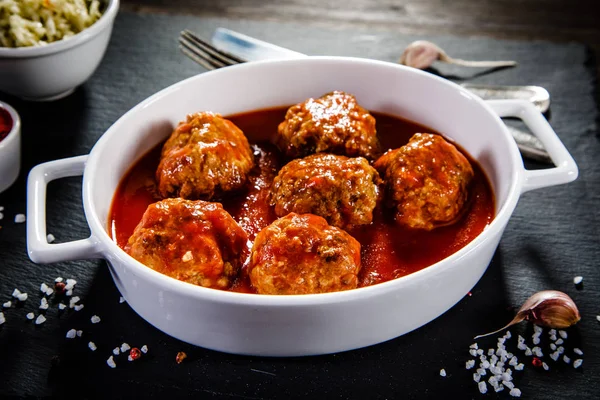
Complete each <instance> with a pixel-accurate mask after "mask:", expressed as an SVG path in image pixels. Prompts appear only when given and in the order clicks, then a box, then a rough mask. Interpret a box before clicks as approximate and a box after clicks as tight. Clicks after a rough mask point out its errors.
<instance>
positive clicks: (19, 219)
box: [15, 214, 25, 224]
mask: <svg viewBox="0 0 600 400" xmlns="http://www.w3.org/2000/svg"><path fill="white" fill-rule="evenodd" d="M23 222H25V214H17V215H15V224H22V223H23Z"/></svg>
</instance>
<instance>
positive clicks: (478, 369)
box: [477, 368, 487, 376]
mask: <svg viewBox="0 0 600 400" xmlns="http://www.w3.org/2000/svg"><path fill="white" fill-rule="evenodd" d="M477 373H478V374H479V375H481V376H485V375H486V374H487V372H485V369H484V368H477Z"/></svg>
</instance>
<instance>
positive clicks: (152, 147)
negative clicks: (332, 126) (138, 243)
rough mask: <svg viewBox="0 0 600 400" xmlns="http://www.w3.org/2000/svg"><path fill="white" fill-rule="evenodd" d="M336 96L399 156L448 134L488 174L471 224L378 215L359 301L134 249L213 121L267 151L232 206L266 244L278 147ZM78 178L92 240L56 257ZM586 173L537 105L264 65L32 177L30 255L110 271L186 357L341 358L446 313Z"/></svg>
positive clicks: (358, 234)
mask: <svg viewBox="0 0 600 400" xmlns="http://www.w3.org/2000/svg"><path fill="white" fill-rule="evenodd" d="M336 90H341V91H344V92H347V93H351V94H353V95H354V96H356V98H357V101H358V102H359V103H360V104H361V105H362V107H364V108H365V109H367V110H369V112H371V113H372V115H374V116H375V118H376V120H377V131H378V132H381V141H382V143H383V144H384V146H385V147H386V148H387V147H390V148H393V147H397V146H401V145H403V144H404V143H406V140H407V139H408V137H409V136H410V135H411V134H412V133H414V132H415V131H421V130H427V131H430V132H434V133H439V134H441V135H442V136H443V137H445V138H446V139H448V140H449V141H451V142H452V143H454V144H456V146H457V148H460V150H461V151H462V152H463V153H464V155H465V156H467V157H468V159H469V160H470V161H471V163H472V165H473V168H474V170H475V181H474V183H475V184H474V185H473V189H472V190H473V192H472V193H471V194H472V197H473V199H474V200H473V202H472V203H471V206H470V207H471V208H470V209H469V212H466V213H465V214H464V216H463V217H461V218H462V219H461V221H460V223H456V224H453V225H452V226H448V227H444V228H439V229H435V230H434V231H432V232H421V233H420V234H416V233H415V232H414V231H406V230H403V229H400V228H397V227H395V226H394V225H393V224H391V223H390V221H389V219H388V217H387V216H386V214H385V213H380V214H378V215H375V217H374V221H373V223H372V224H371V225H368V226H365V227H364V228H360V229H359V230H352V231H351V232H350V233H351V234H352V235H353V236H354V237H355V238H356V240H358V241H359V242H360V244H361V254H360V258H361V262H362V264H363V266H364V272H363V274H362V275H360V273H359V276H358V279H359V285H358V287H357V288H356V289H351V290H345V291H339V292H331V293H319V294H298V295H297V294H293V295H271V294H257V293H253V292H252V288H251V287H249V285H248V284H247V282H245V281H244V280H243V279H240V280H238V281H237V283H236V284H234V285H233V286H232V287H231V288H230V290H217V289H213V288H207V287H202V286H197V285H194V284H191V283H188V282H184V281H181V280H178V279H175V278H174V277H171V276H167V275H165V274H162V273H159V272H157V271H155V270H154V269H151V268H149V267H147V266H145V265H144V264H142V263H141V262H139V261H137V260H136V259H134V258H133V257H131V256H130V255H129V254H128V253H127V252H126V251H125V250H124V249H123V247H124V243H126V242H127V238H128V237H129V235H131V232H132V231H133V229H135V226H136V224H138V222H139V221H140V218H141V214H142V213H143V212H144V209H145V207H147V206H148V204H149V203H151V202H152V201H154V197H153V196H154V195H155V189H153V185H155V182H154V176H155V174H154V172H155V171H156V165H157V163H158V157H159V153H160V146H161V144H162V143H164V142H165V140H166V139H167V137H168V136H169V135H170V134H171V132H173V130H174V128H175V127H176V126H177V125H178V123H179V122H180V121H182V120H183V119H185V117H186V115H188V114H192V113H196V112H199V111H211V112H215V113H219V114H221V115H223V116H224V117H226V118H229V119H231V120H232V121H234V122H235V123H236V124H237V125H238V126H239V127H240V128H241V129H242V131H243V132H244V133H245V134H246V135H247V136H248V138H249V140H250V141H251V142H253V143H254V144H255V145H256V146H258V148H257V149H256V151H255V157H256V159H257V164H255V165H258V166H260V167H261V168H262V167H264V172H265V173H264V174H259V175H258V176H257V180H256V182H254V184H253V185H252V187H251V188H249V190H250V192H249V193H248V194H247V195H246V196H245V197H241V198H235V197H231V198H228V199H227V201H223V208H224V209H225V210H227V211H228V212H229V213H230V214H231V215H232V216H234V218H237V222H238V223H240V221H248V225H246V226H244V229H246V230H247V231H248V232H249V233H248V236H249V237H250V240H252V236H253V235H254V233H256V231H257V229H260V226H259V225H260V224H263V223H270V221H271V220H272V219H273V218H274V217H273V215H272V212H271V211H272V209H271V208H269V206H268V204H267V203H266V202H265V192H264V191H263V189H264V188H265V187H266V188H268V186H269V181H268V180H269V179H270V177H269V176H270V172H269V170H270V169H271V166H272V165H275V164H276V163H277V159H278V156H277V154H276V151H274V150H273V147H271V146H269V144H268V143H265V139H266V138H267V137H268V135H269V134H270V133H269V132H270V131H272V130H273V129H274V128H275V126H276V125H277V123H278V122H280V120H281V118H283V115H284V112H285V108H286V107H289V106H291V105H294V104H297V103H299V102H302V101H304V100H306V99H308V98H311V97H313V98H314V97H319V96H321V95H323V94H325V93H330V92H332V91H336ZM508 116H513V117H520V118H522V119H523V120H524V122H525V123H526V125H527V126H528V127H529V128H530V129H531V130H532V131H533V132H534V133H535V134H536V136H538V137H539V138H540V140H541V141H542V143H543V144H544V146H545V147H546V149H547V150H548V152H549V154H550V156H551V157H552V159H553V161H554V162H555V165H556V166H555V167H554V168H549V169H545V170H535V171H530V170H527V169H525V167H524V165H523V160H522V159H521V156H520V153H519V150H518V148H517V145H516V143H515V142H514V140H513V138H512V136H511V135H510V133H509V132H508V130H507V128H506V125H505V124H504V123H503V122H502V120H501V119H500V117H508ZM275 168H278V167H275ZM78 174H79V175H82V176H83V205H84V212H85V216H86V219H87V221H88V224H89V226H90V231H91V235H90V237H89V238H85V239H82V240H77V241H73V242H67V243H60V244H50V243H48V242H47V239H46V230H45V226H46V224H45V207H46V204H45V199H46V186H47V184H48V183H49V182H50V181H51V180H53V179H59V178H62V177H68V176H75V175H78ZM577 174H578V169H577V165H576V164H575V161H574V160H573V158H572V157H571V156H570V154H569V153H568V151H567V150H566V148H565V147H564V146H563V145H562V143H561V142H560V140H559V139H558V137H557V136H556V133H555V132H554V131H553V130H552V128H551V127H550V125H549V124H548V122H547V121H546V120H545V119H544V117H543V116H542V115H541V114H540V112H539V111H537V110H536V109H535V108H534V107H533V106H532V105H531V104H529V103H527V102H525V101H518V100H510V101H506V100H505V101H499V100H496V101H486V102H484V101H483V100H481V99H480V98H478V97H476V96H474V95H472V94H471V93H469V92H468V91H466V90H465V89H463V88H461V87H460V86H458V85H456V84H454V83H452V82H450V81H447V80H445V79H441V78H439V77H436V76H434V75H432V74H429V73H426V72H423V71H419V70H416V69H413V68H408V67H404V66H401V65H397V64H392V63H387V62H380V61H374V60H366V59H356V58H344V57H307V58H302V59H296V60H277V61H261V62H253V63H246V64H240V65H237V66H233V67H228V68H224V69H220V70H216V71H211V72H208V73H203V74H200V75H197V76H195V77H192V78H190V79H187V80H185V81H182V82H179V83H177V84H175V85H173V86H171V87H169V88H166V89H164V90H162V91H161V92H159V93H157V94H155V95H153V96H151V97H150V98H148V99H147V100H145V101H143V102H142V103H140V104H139V105H138V106H136V107H134V108H133V109H132V110H130V111H129V112H127V113H126V114H125V115H124V116H122V117H121V118H120V119H119V120H118V121H117V122H116V123H115V124H114V125H113V126H112V127H110V128H109V129H108V131H107V132H106V133H105V134H104V135H103V136H102V137H101V138H100V140H99V141H98V142H97V143H96V145H95V146H94V148H93V149H92V151H91V153H90V154H89V155H87V156H78V157H73V158H67V159H63V160H56V161H51V162H48V163H44V164H40V165H38V166H36V167H35V168H33V169H32V170H31V172H30V174H29V178H28V189H29V190H28V200H27V201H28V205H27V212H28V219H27V245H28V252H29V256H30V258H31V259H32V260H33V261H34V262H38V263H53V262H60V261H68V260H78V259H86V258H103V259H106V260H107V261H108V266H109V271H110V273H111V275H112V277H113V280H114V282H115V284H116V286H117V288H118V289H119V291H120V292H121V294H122V295H123V297H125V299H126V300H127V302H128V304H129V305H130V306H131V307H132V308H133V309H134V310H135V311H136V312H137V313H138V314H139V315H140V316H141V317H142V318H144V319H145V320H146V321H148V322H149V323H150V324H152V325H153V326H155V327H157V328H158V329H160V330H161V331H163V332H165V333H167V334H169V335H171V336H173V337H175V338H178V339H180V340H183V341H185V342H188V343H192V344H194V345H197V346H202V347H205V348H209V349H213V350H218V351H223V352H228V353H235V354H248V355H260V356H306V355H316V354H327V353H334V352H339V351H346V350H352V349H357V348H361V347H365V346H370V345H374V344H377V343H381V342H384V341H387V340H390V339H393V338H395V337H398V336H401V335H404V334H405V333H408V332H410V331H412V330H415V329H418V328H419V327H420V326H422V325H424V324H427V323H428V322H430V321H432V320H433V319H435V318H437V317H438V316H440V315H441V314H443V313H444V312H446V311H447V310H448V309H450V308H451V307H452V306H454V304H456V303H457V302H458V301H459V300H460V299H462V298H463V297H464V296H465V294H466V293H468V292H469V291H470V290H471V289H472V288H473V286H474V285H475V284H476V283H477V282H478V281H479V279H480V278H481V276H482V275H483V274H484V273H485V271H486V269H487V267H488V265H489V263H490V261H491V259H492V256H493V255H494V252H495V251H496V247H497V246H498V243H499V241H500V238H501V236H502V234H503V232H504V229H505V227H506V225H507V223H508V221H509V219H510V217H511V215H512V213H513V211H514V209H515V207H516V206H517V202H518V199H519V197H520V195H521V194H522V193H524V192H527V191H530V190H533V189H537V188H542V187H550V186H554V185H559V184H565V183H568V182H571V181H573V180H574V179H576V178H577ZM34 189H35V190H34ZM252 190H256V191H255V192H252ZM240 224H241V223H240ZM241 225H242V224H241ZM167 243H168V242H167Z"/></svg>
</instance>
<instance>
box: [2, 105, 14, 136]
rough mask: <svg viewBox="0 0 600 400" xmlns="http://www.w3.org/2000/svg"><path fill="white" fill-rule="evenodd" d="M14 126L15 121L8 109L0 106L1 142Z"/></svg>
mask: <svg viewBox="0 0 600 400" xmlns="http://www.w3.org/2000/svg"><path fill="white" fill-rule="evenodd" d="M12 127H13V121H12V118H11V117H10V114H9V113H8V111H6V110H5V109H4V108H2V107H0V142H1V141H2V140H3V139H4V138H5V137H7V136H8V134H9V133H10V131H11V130H12Z"/></svg>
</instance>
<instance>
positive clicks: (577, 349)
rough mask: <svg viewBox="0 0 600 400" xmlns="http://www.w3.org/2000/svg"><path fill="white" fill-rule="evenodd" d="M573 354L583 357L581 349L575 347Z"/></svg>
mask: <svg viewBox="0 0 600 400" xmlns="http://www.w3.org/2000/svg"><path fill="white" fill-rule="evenodd" d="M573 353H575V354H577V355H580V356H582V355H583V351H581V349H580V348H578V347H575V348H574V349H573Z"/></svg>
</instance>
